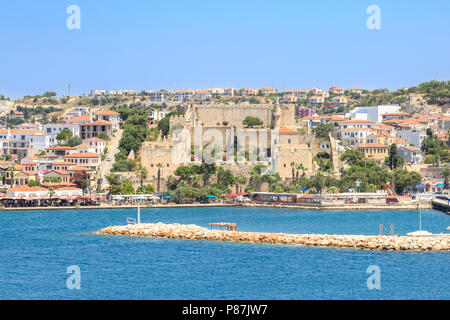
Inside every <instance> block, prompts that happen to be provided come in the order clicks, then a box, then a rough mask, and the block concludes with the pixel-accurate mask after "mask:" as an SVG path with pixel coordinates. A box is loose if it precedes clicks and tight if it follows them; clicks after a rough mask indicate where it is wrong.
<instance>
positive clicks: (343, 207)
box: [0, 202, 431, 211]
mask: <svg viewBox="0 0 450 320" xmlns="http://www.w3.org/2000/svg"><path fill="white" fill-rule="evenodd" d="M138 206H139V207H140V208H196V207H250V208H252V207H254V208H274V209H298V210H414V209H418V208H417V205H416V204H398V205H392V204H391V205H388V204H386V205H367V204H348V205H340V206H320V205H306V204H286V203H267V204H266V203H181V204H176V203H169V204H141V205H138V204H120V205H112V204H108V203H100V204H99V205H92V206H49V207H0V211H26V210H95V209H126V208H137V207H138ZM421 208H422V209H431V203H430V202H426V203H423V204H421Z"/></svg>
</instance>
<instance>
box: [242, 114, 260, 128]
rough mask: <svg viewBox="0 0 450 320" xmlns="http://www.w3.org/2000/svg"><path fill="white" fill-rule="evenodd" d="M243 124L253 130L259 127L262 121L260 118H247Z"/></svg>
mask: <svg viewBox="0 0 450 320" xmlns="http://www.w3.org/2000/svg"><path fill="white" fill-rule="evenodd" d="M242 124H244V125H246V126H247V128H253V127H255V126H258V125H260V124H261V119H259V118H258V117H250V116H248V117H245V119H244V121H242Z"/></svg>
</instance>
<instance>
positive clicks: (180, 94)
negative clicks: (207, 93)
mask: <svg viewBox="0 0 450 320" xmlns="http://www.w3.org/2000/svg"><path fill="white" fill-rule="evenodd" d="M194 95H195V91H194V90H191V89H187V90H178V91H177V92H176V93H175V100H176V101H189V100H191V99H192V98H193V97H194Z"/></svg>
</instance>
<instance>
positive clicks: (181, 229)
mask: <svg viewBox="0 0 450 320" xmlns="http://www.w3.org/2000/svg"><path fill="white" fill-rule="evenodd" d="M211 227H212V226H211ZM96 233H97V234H102V235H116V236H129V237H150V238H168V239H184V240H209V241H229V242H247V243H261V244H276V245H300V246H315V247H335V248H347V249H360V250H378V251H450V234H437V235H427V236H414V237H413V236H395V235H394V236H384V235H377V236H365V235H327V234H286V233H264V232H242V231H240V232H238V231H229V230H226V231H225V230H209V229H207V228H203V227H200V226H197V225H182V224H178V223H175V224H164V223H161V222H160V223H142V224H137V225H125V226H111V227H107V228H104V229H102V230H99V231H97V232H96Z"/></svg>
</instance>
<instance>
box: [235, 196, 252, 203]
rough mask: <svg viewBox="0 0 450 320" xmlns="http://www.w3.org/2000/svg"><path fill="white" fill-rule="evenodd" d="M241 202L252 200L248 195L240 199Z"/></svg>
mask: <svg viewBox="0 0 450 320" xmlns="http://www.w3.org/2000/svg"><path fill="white" fill-rule="evenodd" d="M238 201H239V202H250V201H251V200H250V199H249V198H247V197H242V198H241V199H239V200H238Z"/></svg>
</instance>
